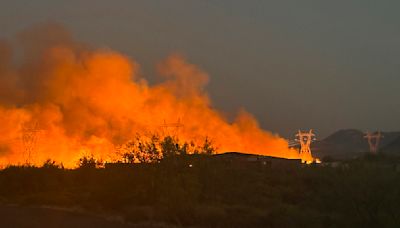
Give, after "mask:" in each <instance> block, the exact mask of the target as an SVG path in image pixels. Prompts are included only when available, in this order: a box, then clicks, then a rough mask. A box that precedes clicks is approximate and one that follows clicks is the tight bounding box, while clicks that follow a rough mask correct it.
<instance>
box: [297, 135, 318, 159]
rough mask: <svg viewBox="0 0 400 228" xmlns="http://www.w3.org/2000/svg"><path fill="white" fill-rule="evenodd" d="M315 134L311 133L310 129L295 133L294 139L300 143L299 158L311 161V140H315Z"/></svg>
mask: <svg viewBox="0 0 400 228" xmlns="http://www.w3.org/2000/svg"><path fill="white" fill-rule="evenodd" d="M314 136H315V134H314V133H312V129H310V130H309V131H308V132H302V131H300V130H299V132H298V133H297V134H296V137H297V139H296V141H298V142H299V143H300V158H301V159H302V161H303V162H307V163H308V162H312V160H313V157H312V154H311V142H312V141H314V140H315V138H314Z"/></svg>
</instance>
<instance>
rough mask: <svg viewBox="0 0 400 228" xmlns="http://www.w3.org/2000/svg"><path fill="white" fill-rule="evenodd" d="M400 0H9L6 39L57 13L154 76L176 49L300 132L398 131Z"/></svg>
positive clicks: (267, 120) (225, 93)
mask: <svg viewBox="0 0 400 228" xmlns="http://www.w3.org/2000/svg"><path fill="white" fill-rule="evenodd" d="M399 9H400V1H395V0H393V1H390V0H384V1H372V0H371V1H370V0H359V1H355V0H347V1H341V0H338V1H316V0H314V1H311V0H303V1H298V0H276V1H266V0H264V1H261V0H260V1H255V0H252V1H243V0H229V1H228V0H202V1H201V0H197V1H196V0H168V1H166V0H135V1H128V0H126V1H122V0H120V1H105V0H97V1H94V0H93V1H90V0H86V1H82V0H80V1H78V0H70V1H56V0H35V1H32V0H24V1H22V0H15V1H7V0H3V1H1V3H0V38H11V37H12V36H14V35H15V34H17V33H18V32H20V31H21V30H23V29H25V28H29V27H30V26H32V25H36V24H40V23H47V22H56V23H60V24H62V25H64V26H65V27H66V28H67V29H69V30H70V31H71V33H72V34H73V35H74V36H75V37H76V39H77V40H79V41H83V42H85V43H88V44H90V45H92V46H94V47H103V48H104V47H106V48H110V49H113V50H117V51H119V52H121V53H123V54H125V55H128V56H130V57H131V58H132V59H135V60H136V61H138V62H139V63H140V64H141V65H142V67H143V68H142V71H143V74H144V75H145V77H146V78H148V79H149V80H150V82H154V81H156V80H157V78H156V77H155V76H154V66H155V64H156V63H157V62H159V61H160V60H161V59H163V58H165V57H166V56H168V55H169V54H171V53H175V52H179V53H182V54H183V55H184V56H186V57H187V59H188V61H189V62H191V63H193V64H196V65H198V66H200V67H201V68H202V69H203V70H204V71H206V72H208V74H209V75H210V82H209V84H208V86H207V90H208V92H209V94H210V97H211V99H212V102H213V106H215V107H216V108H217V109H219V110H221V111H222V112H225V113H229V114H227V115H228V116H230V115H232V116H233V113H235V112H237V111H238V110H240V108H244V109H246V110H247V111H249V112H250V113H252V114H254V116H255V117H256V118H257V119H258V120H259V122H260V124H261V126H262V127H263V128H264V129H266V130H270V131H272V132H275V133H278V134H280V135H282V136H284V137H288V138H293V136H294V133H295V131H297V130H298V129H304V130H306V129H309V128H313V129H315V132H316V134H317V137H319V138H320V137H325V136H328V135H329V134H330V133H332V132H334V131H336V130H338V129H342V128H357V129H360V130H364V131H366V130H370V131H374V130H383V131H395V130H400V121H399V116H400V64H399V61H400V14H399Z"/></svg>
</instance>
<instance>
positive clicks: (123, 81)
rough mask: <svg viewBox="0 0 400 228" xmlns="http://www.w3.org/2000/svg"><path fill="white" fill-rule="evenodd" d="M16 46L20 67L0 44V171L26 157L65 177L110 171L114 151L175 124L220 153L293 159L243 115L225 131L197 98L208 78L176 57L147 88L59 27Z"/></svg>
mask: <svg viewBox="0 0 400 228" xmlns="http://www.w3.org/2000/svg"><path fill="white" fill-rule="evenodd" d="M20 43H21V44H22V45H21V46H22V53H23V60H22V62H21V63H20V64H15V63H13V61H12V59H13V58H12V53H13V51H12V48H11V47H10V45H7V44H6V42H0V49H1V50H3V51H1V52H0V83H1V87H0V90H1V92H0V164H2V165H7V164H21V163H24V162H26V160H27V156H28V155H27V154H26V153H31V154H29V156H30V157H29V159H30V162H31V163H33V164H41V163H43V161H44V160H46V159H48V158H51V159H53V160H56V161H59V162H62V163H63V164H64V165H65V166H67V167H73V166H75V165H76V162H77V160H78V159H79V158H80V157H81V156H82V155H85V154H93V155H94V156H95V157H97V158H100V159H102V160H104V161H112V160H114V159H116V155H115V153H114V151H115V147H116V146H117V145H120V144H122V143H124V142H126V141H128V140H129V139H131V138H132V137H134V135H135V134H138V133H139V134H146V133H148V132H157V131H158V132H159V131H160V130H161V129H162V128H160V126H161V125H163V124H164V123H172V122H177V121H178V120H180V123H181V124H182V125H183V126H182V127H181V128H179V132H178V133H177V134H179V138H180V139H182V140H188V141H191V140H194V141H196V140H197V141H203V140H204V138H205V137H206V136H207V137H209V138H211V139H212V140H213V142H214V143H215V144H216V146H217V147H218V149H219V151H220V152H224V151H241V152H248V153H256V154H262V155H271V156H278V157H284V158H299V155H298V152H297V151H295V150H293V149H289V148H288V143H287V141H286V140H284V139H282V138H280V137H279V136H277V135H274V134H272V133H269V132H267V131H264V130H262V129H261V128H260V127H259V126H258V123H257V121H256V120H255V118H254V117H253V116H252V115H251V114H249V113H247V112H245V111H242V112H240V113H239V114H238V115H237V118H236V120H235V121H234V122H233V123H229V122H228V121H227V120H226V119H225V118H224V117H223V116H222V115H221V114H220V113H219V112H218V111H217V110H215V109H213V108H212V107H211V104H210V99H209V97H208V96H207V94H206V93H205V91H204V90H203V89H204V86H205V85H206V83H207V81H208V75H207V74H206V73H205V72H204V71H202V70H201V69H199V68H198V67H196V66H195V65H192V64H190V63H188V62H187V61H186V60H185V59H184V58H182V57H181V56H179V55H172V56H170V57H168V58H167V59H166V60H165V61H163V62H162V63H160V64H159V65H158V66H157V69H158V72H159V73H160V75H162V76H163V77H164V78H165V81H164V82H162V83H159V84H156V85H149V84H148V82H147V81H146V80H145V79H144V78H142V77H141V76H140V75H139V65H138V64H137V63H136V62H135V61H133V60H131V59H130V58H128V57H126V56H124V55H122V54H119V53H117V52H114V51H111V50H92V49H90V48H86V47H84V45H82V44H79V43H76V42H74V41H73V40H72V39H70V38H69V36H68V33H66V32H65V30H63V29H62V28H60V27H58V26H48V27H41V28H36V29H33V30H31V31H28V32H25V33H23V35H22V36H20ZM35 123H37V126H38V127H37V128H33V127H32V126H36V125H35ZM24 126H25V127H24ZM26 126H28V127H26ZM29 126H31V127H29ZM163 129H164V130H165V129H168V127H166V125H165V126H164V128H163ZM26 136H29V137H28V138H27V137H26ZM24 137H25V139H26V138H27V140H28V141H29V142H26V141H25V142H24V140H23V139H24ZM29 143H31V144H32V145H30V144H29ZM29 146H30V148H27V147H29Z"/></svg>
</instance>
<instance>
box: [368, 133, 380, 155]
mask: <svg viewBox="0 0 400 228" xmlns="http://www.w3.org/2000/svg"><path fill="white" fill-rule="evenodd" d="M364 138H366V139H367V140H368V144H369V151H370V152H371V153H372V154H377V153H378V149H379V142H380V140H381V138H383V135H382V134H381V132H380V131H378V132H376V133H369V132H367V133H366V134H365V136H364Z"/></svg>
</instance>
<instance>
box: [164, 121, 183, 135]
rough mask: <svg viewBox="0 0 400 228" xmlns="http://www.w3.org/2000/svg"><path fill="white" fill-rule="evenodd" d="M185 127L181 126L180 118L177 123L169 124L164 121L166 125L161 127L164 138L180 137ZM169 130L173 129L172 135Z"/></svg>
mask: <svg viewBox="0 0 400 228" xmlns="http://www.w3.org/2000/svg"><path fill="white" fill-rule="evenodd" d="M183 126H184V125H183V124H181V119H180V118H179V119H178V121H177V122H175V123H167V122H166V121H165V119H164V123H163V124H162V125H161V128H162V133H163V136H172V137H178V136H179V129H180V128H182V127H183ZM169 129H173V131H172V134H171V131H170V130H169Z"/></svg>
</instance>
